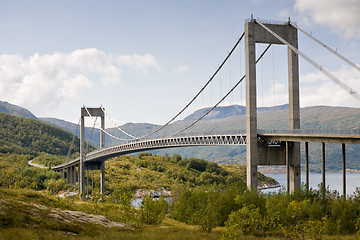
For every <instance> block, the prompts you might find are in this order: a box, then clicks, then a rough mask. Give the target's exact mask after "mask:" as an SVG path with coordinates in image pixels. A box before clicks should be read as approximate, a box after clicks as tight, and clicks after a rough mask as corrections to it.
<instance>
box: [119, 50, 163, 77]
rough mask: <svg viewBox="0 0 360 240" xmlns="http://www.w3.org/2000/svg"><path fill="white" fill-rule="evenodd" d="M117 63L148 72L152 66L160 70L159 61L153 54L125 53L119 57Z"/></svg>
mask: <svg viewBox="0 0 360 240" xmlns="http://www.w3.org/2000/svg"><path fill="white" fill-rule="evenodd" d="M117 63H118V64H120V65H123V66H127V67H130V68H134V69H135V70H137V71H141V72H143V73H146V72H147V71H148V70H149V69H150V68H154V69H156V70H158V71H159V70H160V66H159V63H158V62H157V60H156V59H155V57H154V56H152V55H151V54H148V53H147V54H145V55H138V54H133V55H125V56H119V57H117Z"/></svg>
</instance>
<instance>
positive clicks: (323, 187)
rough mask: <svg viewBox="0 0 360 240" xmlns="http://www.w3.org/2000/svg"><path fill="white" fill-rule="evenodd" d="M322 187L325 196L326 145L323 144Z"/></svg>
mask: <svg viewBox="0 0 360 240" xmlns="http://www.w3.org/2000/svg"><path fill="white" fill-rule="evenodd" d="M321 179H322V181H321V185H322V186H321V187H322V191H323V194H325V187H326V185H325V143H324V142H322V143H321Z"/></svg>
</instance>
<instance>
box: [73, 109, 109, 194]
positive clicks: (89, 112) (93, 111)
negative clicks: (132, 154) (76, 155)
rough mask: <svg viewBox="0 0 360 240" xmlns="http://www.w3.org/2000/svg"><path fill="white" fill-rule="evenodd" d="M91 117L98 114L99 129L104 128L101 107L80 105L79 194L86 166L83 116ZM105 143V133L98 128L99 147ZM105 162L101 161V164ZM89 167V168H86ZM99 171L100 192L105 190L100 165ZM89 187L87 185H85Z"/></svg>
mask: <svg viewBox="0 0 360 240" xmlns="http://www.w3.org/2000/svg"><path fill="white" fill-rule="evenodd" d="M87 116H88V117H93V116H98V117H101V129H105V113H104V111H103V108H101V107H100V108H85V107H82V108H81V128H80V166H79V169H80V174H79V175H80V177H79V186H80V187H79V188H80V189H79V191H80V195H81V194H82V193H83V192H85V185H86V183H85V168H86V165H87V164H86V162H85V149H84V146H85V139H84V136H85V135H84V130H85V126H84V125H85V117H87ZM104 145H105V135H104V132H103V131H102V130H100V148H103V147H104ZM104 164H105V163H104V162H103V163H102V166H103V165H104ZM87 169H89V168H87ZM100 171H101V174H100V175H101V179H102V180H101V181H100V183H101V187H100V188H101V190H100V191H101V193H104V192H105V167H104V166H103V167H100ZM87 187H89V186H87Z"/></svg>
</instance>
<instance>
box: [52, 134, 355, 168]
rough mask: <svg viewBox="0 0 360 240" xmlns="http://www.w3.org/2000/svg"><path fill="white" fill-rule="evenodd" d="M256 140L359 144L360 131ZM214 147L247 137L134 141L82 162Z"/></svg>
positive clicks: (241, 141)
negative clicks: (155, 152)
mask: <svg viewBox="0 0 360 240" xmlns="http://www.w3.org/2000/svg"><path fill="white" fill-rule="evenodd" d="M258 138H259V139H262V140H265V141H269V142H273V141H275V142H279V141H290V142H327V143H350V144H360V130H355V131H351V130H349V131H348V130H344V131H342V130H302V129H295V130H258ZM217 145H246V134H245V133H240V132H238V133H226V134H208V135H206V134H204V135H203V134H197V135H191V136H178V137H165V138H155V139H144V140H133V141H129V142H127V143H124V144H120V145H116V146H112V147H107V148H102V149H99V150H96V151H93V152H90V153H88V154H86V156H85V162H87V163H90V162H101V161H105V160H107V159H110V158H113V157H116V156H120V155H126V154H131V153H136V152H141V151H148V150H154V149H163V148H174V147H193V146H217ZM79 161H80V158H76V159H74V160H71V161H69V162H66V163H63V164H60V165H57V166H54V167H51V169H53V170H58V171H59V170H63V169H64V168H68V167H70V166H74V165H78V164H79Z"/></svg>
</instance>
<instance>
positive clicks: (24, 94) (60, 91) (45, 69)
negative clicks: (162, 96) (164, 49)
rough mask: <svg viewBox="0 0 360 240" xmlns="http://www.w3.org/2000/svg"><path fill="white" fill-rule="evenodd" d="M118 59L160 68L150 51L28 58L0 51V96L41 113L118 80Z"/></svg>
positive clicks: (137, 66) (140, 66)
mask: <svg viewBox="0 0 360 240" xmlns="http://www.w3.org/2000/svg"><path fill="white" fill-rule="evenodd" d="M119 61H120V62H121V63H123V64H122V65H125V67H133V68H135V69H136V70H137V71H146V70H147V69H148V68H150V67H153V68H156V69H159V65H158V63H157V61H156V59H155V58H154V57H153V56H151V55H150V54H145V55H143V56H142V55H131V56H130V55H128V56H116V57H115V58H114V57H112V56H108V55H106V54H105V53H104V52H102V51H100V50H98V49H95V48H89V49H79V50H75V51H73V52H71V53H68V54H65V53H54V54H51V55H39V54H37V53H35V54H34V55H32V56H30V57H29V58H24V57H22V56H20V55H0V96H1V100H5V101H8V102H11V103H14V104H17V105H20V106H23V107H26V108H29V109H31V110H32V111H34V112H37V113H41V112H45V111H46V110H49V109H52V108H55V107H56V106H59V105H61V104H63V103H66V102H69V101H71V100H73V99H78V98H79V97H81V96H82V95H83V94H84V93H85V92H87V91H89V90H91V89H93V88H94V87H95V86H96V87H99V84H103V85H105V86H108V85H113V84H116V83H119V82H120V81H121V77H122V70H121V69H120V67H121V66H119V65H118V63H119ZM123 68H124V66H123Z"/></svg>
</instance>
